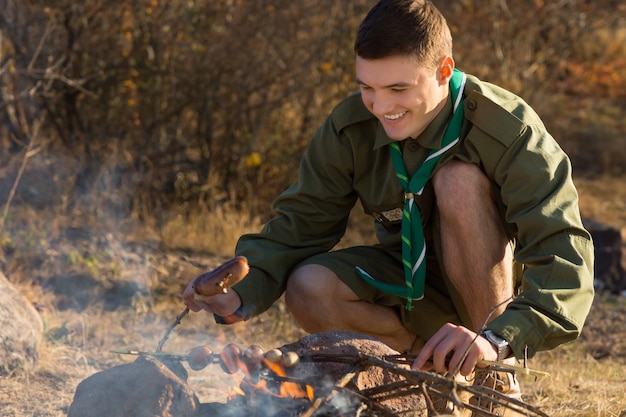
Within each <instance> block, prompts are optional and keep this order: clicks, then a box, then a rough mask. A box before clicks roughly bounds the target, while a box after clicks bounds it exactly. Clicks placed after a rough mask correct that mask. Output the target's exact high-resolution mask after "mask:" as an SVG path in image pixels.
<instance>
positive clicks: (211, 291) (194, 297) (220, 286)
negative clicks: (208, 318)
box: [183, 256, 250, 321]
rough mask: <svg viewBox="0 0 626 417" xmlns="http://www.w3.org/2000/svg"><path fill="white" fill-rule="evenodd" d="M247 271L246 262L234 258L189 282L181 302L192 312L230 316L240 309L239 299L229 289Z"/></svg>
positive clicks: (246, 273) (243, 259) (240, 258)
mask: <svg viewBox="0 0 626 417" xmlns="http://www.w3.org/2000/svg"><path fill="white" fill-rule="evenodd" d="M249 271H250V266H249V265H248V260H247V259H246V258H245V257H243V256H236V257H235V258H233V259H231V260H230V261H228V262H225V263H223V264H222V265H220V266H218V267H217V268H215V269H214V270H212V271H210V272H205V273H203V274H200V275H198V276H197V277H195V278H194V279H193V280H191V281H190V282H189V284H188V285H187V288H186V289H185V291H184V292H183V302H184V303H185V305H186V306H187V307H189V309H190V310H192V311H200V310H205V311H207V312H209V313H213V314H217V315H218V316H222V317H228V316H231V315H232V314H233V313H235V312H236V311H237V310H238V309H239V307H241V298H240V297H239V294H237V293H236V292H235V291H233V290H230V287H232V286H233V285H235V284H236V283H238V282H239V281H241V280H242V279H244V278H245V277H246V276H247V275H248V272H249ZM231 319H232V320H234V321H237V320H236V318H231Z"/></svg>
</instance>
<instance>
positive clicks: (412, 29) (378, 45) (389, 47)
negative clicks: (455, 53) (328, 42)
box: [354, 0, 452, 68]
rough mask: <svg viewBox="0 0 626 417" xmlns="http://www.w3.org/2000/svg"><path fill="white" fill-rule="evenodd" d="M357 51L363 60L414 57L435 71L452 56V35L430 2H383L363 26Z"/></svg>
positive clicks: (370, 14)
mask: <svg viewBox="0 0 626 417" xmlns="http://www.w3.org/2000/svg"><path fill="white" fill-rule="evenodd" d="M354 51H355V53H356V54H357V55H358V56H359V57H361V58H364V59H380V58H386V57H389V56H394V55H412V56H414V57H416V58H417V60H418V62H420V63H421V64H423V65H424V66H426V67H429V68H435V67H436V66H437V65H438V64H439V62H440V60H441V59H442V58H443V57H444V56H446V55H448V56H452V35H451V34H450V28H449V27H448V23H447V22H446V19H445V18H444V17H443V15H442V14H441V12H440V11H439V10H438V9H437V8H436V7H435V5H434V4H432V3H431V2H430V1H428V0H380V1H379V2H378V3H377V4H376V5H375V6H374V7H373V8H372V9H371V10H370V11H369V12H368V14H367V16H365V19H363V21H362V22H361V25H360V26H359V30H358V32H357V36H356V40H355V42H354Z"/></svg>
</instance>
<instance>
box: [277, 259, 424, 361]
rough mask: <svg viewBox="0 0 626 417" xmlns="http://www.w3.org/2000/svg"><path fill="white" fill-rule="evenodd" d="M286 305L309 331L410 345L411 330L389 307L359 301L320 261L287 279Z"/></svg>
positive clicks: (403, 347)
mask: <svg viewBox="0 0 626 417" xmlns="http://www.w3.org/2000/svg"><path fill="white" fill-rule="evenodd" d="M285 301H286V303H287V307H288V308H289V310H290V311H291V313H292V314H293V315H294V317H295V318H296V320H297V321H298V323H300V325H301V326H302V328H303V329H304V330H305V331H307V332H309V333H314V332H324V331H332V330H345V331H353V332H358V333H363V334H368V335H370V336H374V337H376V338H378V339H380V340H382V341H383V342H385V343H386V344H387V345H389V346H390V347H391V348H393V349H395V350H397V351H399V352H403V351H406V350H408V349H411V347H412V344H413V342H414V341H415V334H413V333H411V332H409V331H408V330H407V329H406V328H405V327H404V326H403V325H402V322H401V321H400V318H399V317H398V315H397V313H396V312H394V311H393V310H392V309H391V308H389V307H386V306H382V305H378V304H373V303H369V302H365V301H361V300H360V299H359V298H358V297H357V295H356V294H355V293H354V292H353V291H352V290H351V289H350V287H348V286H347V285H346V284H344V283H343V281H341V280H340V279H339V277H337V275H335V273H334V272H333V271H331V270H330V269H328V268H326V267H325V266H322V265H313V264H312V265H304V266H303V267H301V268H298V269H297V270H296V271H294V273H293V274H292V275H291V276H290V277H289V280H288V281H287V291H286V293H285Z"/></svg>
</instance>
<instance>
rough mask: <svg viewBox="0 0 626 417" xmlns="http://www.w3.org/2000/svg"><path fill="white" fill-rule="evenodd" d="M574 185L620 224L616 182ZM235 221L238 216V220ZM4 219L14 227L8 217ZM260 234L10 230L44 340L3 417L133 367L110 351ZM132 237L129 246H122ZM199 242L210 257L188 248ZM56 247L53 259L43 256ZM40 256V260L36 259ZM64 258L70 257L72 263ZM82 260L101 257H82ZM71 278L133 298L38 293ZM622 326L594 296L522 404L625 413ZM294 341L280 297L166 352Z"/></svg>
mask: <svg viewBox="0 0 626 417" xmlns="http://www.w3.org/2000/svg"><path fill="white" fill-rule="evenodd" d="M578 185H579V188H580V195H581V208H582V211H583V214H584V216H585V217H594V218H596V219H598V220H601V221H605V222H607V223H609V224H613V225H622V224H624V220H626V219H625V218H624V217H625V216H626V214H625V213H626V212H625V211H624V210H623V208H624V201H626V181H624V179H615V178H613V179H610V180H609V179H602V180H597V181H596V180H579V181H578ZM24 213H25V215H26V216H31V215H32V213H29V212H28V211H24ZM357 214H358V212H357ZM242 217H243V218H245V219H246V220H245V221H242V220H241V219H242ZM10 223H11V224H12V225H15V224H19V223H20V222H19V219H17V218H12V219H11V222H10ZM74 226H76V224H74ZM259 227H260V225H259V222H258V220H256V219H254V218H246V216H245V215H242V214H241V213H237V215H233V214H232V213H229V212H227V211H212V212H210V213H209V212H205V213H195V214H193V215H188V216H187V217H186V218H184V219H183V218H173V219H171V220H170V221H169V222H167V223H166V224H165V226H164V228H163V230H162V231H158V233H156V232H154V231H148V232H146V231H144V232H143V233H140V232H139V231H138V230H134V231H133V232H132V233H131V234H132V239H130V238H129V239H127V240H124V241H123V242H122V241H118V240H116V239H115V238H112V237H111V236H108V238H106V239H104V238H98V236H99V235H98V233H97V232H94V233H95V235H94V234H92V235H89V238H90V239H85V240H74V241H69V242H68V241H66V240H64V236H63V234H62V230H63V225H61V224H58V223H56V224H54V225H52V224H50V225H48V226H46V223H45V222H43V221H42V223H41V224H40V225H34V226H33V227H32V228H31V229H29V230H28V233H29V235H30V236H31V237H30V238H29V239H26V238H25V236H21V237H20V236H18V235H12V236H13V238H14V240H15V242H20V244H19V245H17V246H16V248H15V252H14V254H13V255H12V256H11V257H9V258H8V259H7V263H6V265H7V269H6V270H5V273H6V275H7V276H8V277H9V279H10V280H11V281H12V282H14V283H15V284H16V286H17V287H18V288H19V289H20V290H21V291H22V292H23V293H24V294H25V296H26V297H27V298H28V299H29V300H30V301H32V302H36V303H37V305H39V306H40V307H41V309H42V316H43V318H44V321H45V338H44V340H43V341H42V346H41V352H40V355H41V357H40V365H39V367H38V368H37V369H36V370H34V371H32V372H27V371H25V370H16V371H14V373H13V374H12V375H9V376H8V377H2V378H0V409H1V410H2V413H1V414H2V415H3V416H7V417H26V416H38V417H39V416H41V417H60V416H64V415H66V414H67V411H68V409H69V407H70V404H71V401H72V398H73V394H74V391H75V389H76V386H77V385H78V383H80V381H82V380H83V379H85V378H87V377H88V376H90V375H92V374H94V373H96V372H98V371H100V370H104V369H108V368H110V367H112V366H115V365H117V364H121V363H127V362H130V361H132V360H134V358H133V357H122V356H119V355H114V354H112V353H110V352H109V350H110V349H119V348H124V349H125V348H128V349H141V350H154V348H155V347H156V345H157V344H158V341H159V339H160V338H161V337H162V336H163V334H164V332H165V330H166V328H167V326H169V325H170V323H171V322H172V321H173V319H174V317H175V316H176V315H177V314H178V313H180V311H181V310H182V308H183V306H182V303H181V302H180V298H179V294H180V293H181V291H182V288H184V286H185V285H186V283H187V282H188V280H189V279H191V278H192V277H193V275H194V274H195V273H197V272H198V271H200V270H203V269H207V268H211V267H214V266H216V265H217V264H219V263H220V262H221V261H223V260H224V259H225V258H226V257H228V256H230V254H232V249H233V247H234V246H233V245H234V241H235V237H236V236H239V235H240V234H241V233H244V232H251V231H256V230H258V228H259ZM362 227H364V226H363V221H362V218H361V217H360V216H355V220H354V221H353V222H352V228H351V231H350V232H349V234H348V235H347V237H346V239H345V242H344V243H343V244H351V243H353V242H356V241H358V240H359V239H360V240H363V239H365V240H367V239H366V238H364V237H363V232H362V230H363V229H362ZM368 227H369V226H368ZM129 230H130V229H129ZM35 231H36V232H37V234H35ZM33 236H35V237H33ZM129 236H130V235H129ZM139 236H152V237H154V236H160V238H161V239H163V241H162V242H161V245H160V246H159V245H156V246H155V245H150V244H145V245H140V244H139V242H138V241H139V240H140V239H139ZM130 241H132V242H133V244H132V245H130V244H128V243H127V242H130ZM93 242H96V243H93ZM163 247H165V248H167V249H166V250H163ZM198 247H201V248H203V249H204V251H206V253H204V254H201V253H197V252H191V251H190V249H191V248H198ZM52 251H54V253H56V255H54V256H52V255H50V254H51V253H52ZM37 253H48V256H43V257H42V256H39V257H37V256H35V254H37ZM72 253H74V254H75V255H74V258H73V261H72V262H70V258H71V257H70V256H69V255H70V254H72ZM76 253H79V254H80V256H78V257H77V256H76ZM207 253H211V254H210V255H208V254H207ZM90 254H91V255H93V258H94V259H96V260H97V262H95V261H93V259H92V260H91V261H89V259H91V258H90V256H89V255H90ZM33 259H34V260H35V261H36V262H35V261H33ZM72 271H74V272H76V271H83V272H89V273H94V274H95V276H96V277H98V279H99V280H102V281H106V282H108V283H109V284H111V283H116V282H117V283H119V282H123V281H129V280H130V281H134V282H136V283H137V285H138V288H139V291H138V293H137V294H135V296H134V297H133V298H132V299H130V300H129V302H128V303H126V304H122V305H120V306H118V307H117V308H115V309H112V308H105V307H106V302H105V301H102V300H101V298H103V297H105V296H106V294H103V293H102V292H101V291H100V292H98V291H96V290H98V289H94V293H93V294H88V296H89V301H90V302H89V303H88V305H87V306H86V307H85V308H83V309H62V308H60V305H59V302H58V299H59V294H55V293H54V292H53V291H51V290H50V289H49V288H47V287H46V282H47V281H46V280H47V277H48V278H49V277H50V276H51V275H54V274H56V273H70V272H72ZM624 321H626V301H624V300H623V299H613V298H598V299H597V300H596V303H595V306H594V309H593V311H592V314H591V315H590V318H589V323H588V326H587V329H586V330H585V332H584V333H583V337H582V338H581V339H580V341H578V342H575V343H571V344H569V345H566V346H562V347H560V348H558V349H556V350H554V351H552V352H543V353H540V354H539V355H538V356H537V357H536V358H534V359H533V360H532V361H531V362H530V364H529V365H530V366H531V367H533V368H537V369H541V370H544V371H547V372H550V374H551V376H550V377H549V378H543V379H538V380H533V379H531V378H528V377H523V378H522V383H523V388H524V394H525V395H526V400H527V401H528V402H529V403H530V404H533V405H536V406H539V407H541V409H542V410H544V411H545V412H547V413H548V414H549V415H552V416H555V417H559V416H563V417H565V416H603V417H620V416H622V417H623V416H625V415H626V394H625V391H624V389H623V386H625V383H626V352H625V350H624V348H620V347H619V346H626V331H625V330H624V326H623V323H624ZM302 335H303V332H302V331H301V330H300V329H299V328H298V326H297V325H296V324H295V322H294V321H293V319H292V318H291V317H290V316H289V315H288V313H287V311H286V309H285V306H284V303H283V302H282V300H281V301H280V302H278V303H277V304H276V305H275V306H274V307H272V308H271V309H270V310H269V311H268V312H267V313H265V314H263V315H261V316H259V317H256V318H254V319H252V320H251V321H250V322H247V323H238V324H236V325H233V326H217V325H215V324H214V323H213V321H212V319H211V318H210V317H208V316H207V315H206V314H203V313H196V314H191V315H189V316H188V317H187V318H185V319H184V320H183V322H182V324H181V325H180V326H178V327H177V328H176V330H175V332H174V333H173V334H172V337H171V338H170V340H169V341H168V342H167V344H166V345H165V350H167V351H173V352H187V351H188V350H190V349H191V348H192V347H193V346H197V345H200V344H208V345H210V346H212V347H213V348H214V350H218V351H219V350H220V349H221V347H222V346H224V345H225V344H226V343H229V342H234V343H237V344H239V345H240V346H247V345H249V344H252V343H260V344H262V345H263V346H264V347H265V348H266V349H267V348H271V347H275V346H280V345H282V344H284V343H288V342H292V341H294V340H296V339H298V338H299V337H301V336H302ZM189 383H190V384H191V386H192V388H193V389H194V390H195V391H196V392H197V394H198V396H199V397H200V399H201V401H203V402H210V401H223V400H224V399H225V398H226V395H227V392H228V390H229V388H230V387H232V386H233V385H234V380H233V379H232V377H230V376H228V375H225V374H224V373H223V372H222V371H221V370H220V369H218V368H206V369H204V370H202V371H199V372H194V371H190V378H189Z"/></svg>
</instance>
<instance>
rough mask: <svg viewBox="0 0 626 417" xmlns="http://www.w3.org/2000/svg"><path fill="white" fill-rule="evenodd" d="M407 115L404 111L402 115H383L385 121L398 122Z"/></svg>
mask: <svg viewBox="0 0 626 417" xmlns="http://www.w3.org/2000/svg"><path fill="white" fill-rule="evenodd" d="M405 114H406V111H403V112H401V113H395V114H385V115H383V117H384V118H385V120H398V119H400V118H401V117H402V116H404V115H405Z"/></svg>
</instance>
